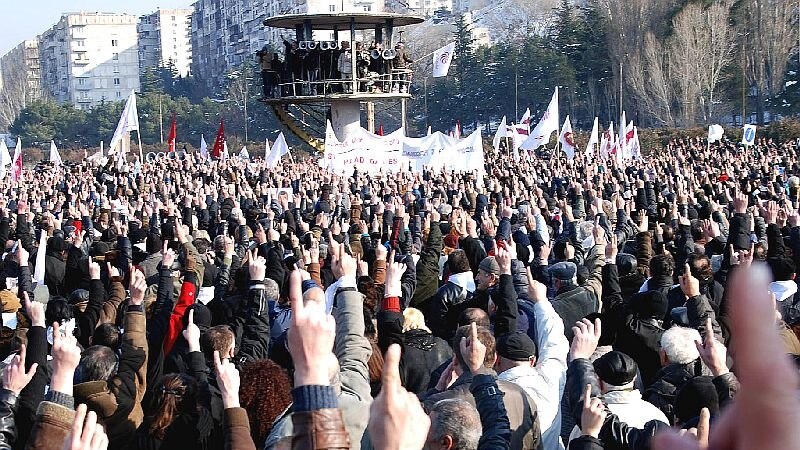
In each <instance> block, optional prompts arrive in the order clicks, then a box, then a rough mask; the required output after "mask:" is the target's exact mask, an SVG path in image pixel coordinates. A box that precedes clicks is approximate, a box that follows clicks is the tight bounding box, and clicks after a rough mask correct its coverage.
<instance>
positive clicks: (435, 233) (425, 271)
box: [411, 222, 444, 308]
mask: <svg viewBox="0 0 800 450" xmlns="http://www.w3.org/2000/svg"><path fill="white" fill-rule="evenodd" d="M443 247H444V242H443V240H442V230H441V228H439V222H431V229H430V232H429V233H428V241H427V242H426V243H425V246H424V247H423V248H422V251H421V252H420V254H419V261H417V289H416V291H414V297H413V298H412V299H411V306H413V307H415V308H419V307H420V306H419V305H420V304H422V303H423V302H425V300H427V299H429V298H431V297H433V296H434V295H435V294H436V290H437V289H438V288H439V257H440V255H441V254H442V248H443Z"/></svg>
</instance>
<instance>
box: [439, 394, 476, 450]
mask: <svg viewBox="0 0 800 450" xmlns="http://www.w3.org/2000/svg"><path fill="white" fill-rule="evenodd" d="M434 413H435V415H434ZM481 433H482V427H481V418H480V416H479V415H478V410H477V409H475V407H474V406H472V405H471V404H469V402H467V401H466V400H461V399H457V398H451V399H446V400H441V401H439V402H436V404H434V405H433V407H432V408H431V429H430V431H429V432H428V436H429V437H430V438H432V439H433V440H435V441H436V442H440V441H441V440H442V439H443V438H444V437H445V436H450V438H451V439H452V440H453V447H452V449H453V450H477V448H478V442H479V441H480V439H481Z"/></svg>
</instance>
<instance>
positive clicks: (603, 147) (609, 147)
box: [600, 122, 614, 159]
mask: <svg viewBox="0 0 800 450" xmlns="http://www.w3.org/2000/svg"><path fill="white" fill-rule="evenodd" d="M613 153H614V122H611V123H610V124H609V125H608V130H606V131H604V132H603V139H601V140H600V157H601V158H603V159H605V158H608V157H609V156H611V155H612V154H613Z"/></svg>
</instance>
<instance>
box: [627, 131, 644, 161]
mask: <svg viewBox="0 0 800 450" xmlns="http://www.w3.org/2000/svg"><path fill="white" fill-rule="evenodd" d="M629 151H630V154H631V157H632V158H634V159H641V158H642V145H641V144H640V143H639V128H638V127H633V139H631V143H630V145H629Z"/></svg>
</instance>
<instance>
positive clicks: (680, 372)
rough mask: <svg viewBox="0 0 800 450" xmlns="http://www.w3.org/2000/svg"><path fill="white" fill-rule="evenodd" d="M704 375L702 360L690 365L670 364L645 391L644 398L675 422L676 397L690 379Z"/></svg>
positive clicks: (662, 369)
mask: <svg viewBox="0 0 800 450" xmlns="http://www.w3.org/2000/svg"><path fill="white" fill-rule="evenodd" d="M700 375H702V367H701V363H700V360H699V359H698V360H696V361H692V362H690V363H688V364H669V365H667V366H664V367H662V368H661V370H659V371H658V373H657V374H656V381H655V382H654V383H653V384H652V385H650V386H649V387H648V388H646V389H645V391H644V393H643V394H642V398H643V399H644V400H646V401H648V402H650V403H652V404H654V405H655V406H656V407H658V409H660V410H661V411H662V412H663V413H664V415H666V416H667V419H669V420H670V421H674V420H675V408H674V405H675V397H676V396H677V395H678V391H679V390H680V388H681V387H683V385H684V384H686V382H687V381H689V380H690V379H692V378H694V377H697V376H700Z"/></svg>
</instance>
